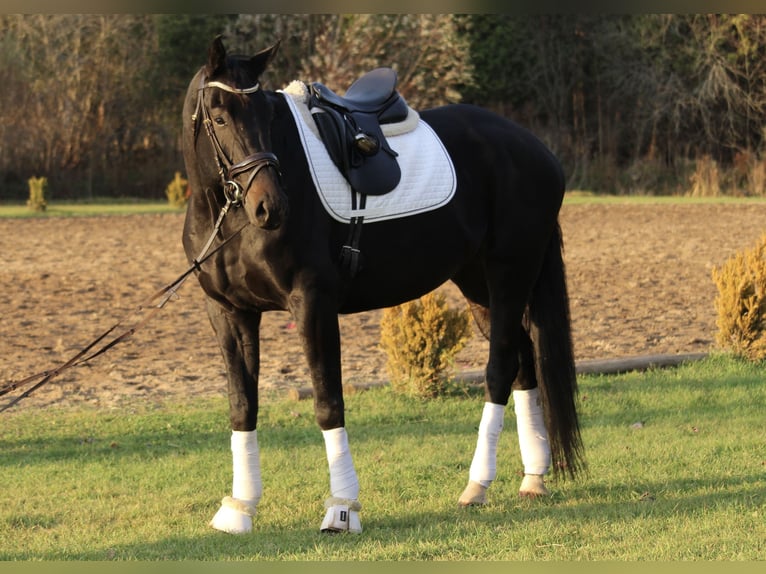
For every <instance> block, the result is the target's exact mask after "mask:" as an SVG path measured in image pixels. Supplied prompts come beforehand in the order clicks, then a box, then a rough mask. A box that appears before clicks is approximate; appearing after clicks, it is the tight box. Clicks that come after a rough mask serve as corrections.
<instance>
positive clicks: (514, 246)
mask: <svg viewBox="0 0 766 574" xmlns="http://www.w3.org/2000/svg"><path fill="white" fill-rule="evenodd" d="M276 49H277V47H276V46H274V47H271V48H268V49H266V50H263V51H262V52H259V53H258V54H256V55H255V56H252V57H244V56H236V55H230V54H227V53H226V50H225V47H224V45H223V43H222V41H221V39H220V38H216V39H215V41H214V42H213V43H212V45H211V48H210V52H209V59H208V62H207V64H206V65H205V66H203V67H202V68H201V69H200V70H199V72H198V73H197V74H196V75H195V76H194V78H193V79H192V81H191V83H190V86H189V90H188V93H187V95H186V100H185V104H184V110H183V126H184V135H183V143H184V157H185V162H186V169H187V173H188V178H189V182H190V185H191V189H192V193H191V197H190V201H189V204H188V211H187V215H186V222H185V227H184V232H183V244H184V249H185V251H186V253H187V255H188V257H189V259H190V261H191V262H192V263H195V262H196V263H198V265H197V267H198V269H197V277H198V279H199V283H200V285H201V286H202V289H203V290H204V292H205V294H206V296H207V297H206V301H207V311H208V314H209V317H210V321H211V323H212V326H213V328H214V331H215V333H216V335H217V338H218V341H219V343H220V347H221V351H222V354H223V359H224V362H225V366H226V371H227V376H228V397H229V406H230V422H231V429H232V434H231V451H232V459H233V487H232V494H231V496H226V497H225V498H224V499H223V501H222V504H221V507H220V509H219V511H218V513H217V514H216V515H215V517H214V518H213V520H212V522H211V524H212V526H213V527H215V528H217V529H219V530H223V531H226V532H231V533H242V532H248V531H250V530H251V528H252V517H253V516H254V515H255V511H256V505H257V504H258V501H259V499H260V497H261V493H262V483H261V473H260V454H259V450H258V439H257V430H256V428H257V423H258V371H259V325H260V322H261V314H262V313H263V312H266V311H270V310H287V311H289V312H290V313H291V314H292V316H293V319H294V321H295V323H296V326H297V332H298V334H299V337H300V341H301V343H302V345H303V349H304V351H305V356H306V359H307V361H308V365H309V368H310V373H311V380H312V384H313V389H314V407H315V414H316V421H317V423H318V426H319V427H320V429H321V431H322V434H323V436H324V439H325V446H326V451H327V459H328V465H329V474H330V497H329V498H328V499H327V500H326V501H325V507H326V509H327V510H326V515H325V517H324V521H323V522H322V526H321V528H322V530H327V531H351V532H359V531H361V524H360V520H359V510H360V508H361V505H360V502H359V483H358V480H357V476H356V471H355V468H354V465H353V462H352V458H351V454H350V450H349V445H348V435H347V433H346V429H345V425H346V420H345V417H344V403H343V395H342V385H341V351H340V348H341V345H340V335H339V329H338V314H339V313H357V312H363V311H368V310H372V309H379V308H383V307H388V306H393V305H397V304H401V303H403V302H406V301H409V300H412V299H415V298H418V297H420V296H422V295H424V294H426V293H428V292H429V291H432V290H433V289H435V288H437V287H438V286H439V285H441V284H443V283H444V282H446V281H448V280H452V281H453V282H454V283H455V284H456V285H457V286H458V287H459V288H460V290H461V292H462V293H463V294H464V295H465V297H466V298H467V299H468V301H469V302H470V303H471V306H472V310H473V312H474V316H475V318H476V320H477V323H478V324H479V326H480V327H481V329H482V331H483V332H484V334H485V335H487V336H488V338H489V358H488V362H487V367H486V385H485V401H484V406H483V411H482V414H481V421H480V425H479V436H478V439H477V444H476V450H475V452H474V456H473V459H472V460H473V462H472V463H471V468H470V472H469V477H468V478H469V480H468V486H467V487H466V489H465V490H464V492H463V493H462V494H461V495H460V497H459V499H458V501H459V504H461V505H473V504H483V503H484V502H485V501H486V491H487V487H488V486H489V485H490V483H491V482H492V480H493V479H494V478H495V474H496V450H497V441H498V436H499V434H500V430H501V429H502V426H503V420H504V418H503V417H504V410H505V408H506V406H507V405H508V403H509V402H510V400H511V398H513V400H514V405H515V407H514V408H515V412H516V418H517V426H518V432H519V442H520V446H521V451H522V461H523V464H524V472H525V475H526V476H525V478H524V481H523V482H522V486H521V488H520V494H522V495H527V496H536V495H539V494H545V493H546V488H545V485H544V482H543V479H542V476H543V475H544V474H546V472H548V471H549V469H550V468H551V467H552V468H553V470H554V471H559V472H563V473H565V474H569V475H572V476H574V475H575V474H576V472H577V471H578V470H579V469H581V468H582V466H583V464H584V463H583V456H582V442H581V438H580V432H579V423H578V417H577V411H576V405H575V399H576V381H575V370H574V360H573V353H572V343H571V334H570V319H569V303H568V299H567V289H566V281H565V271H564V265H563V261H562V254H561V231H560V228H559V225H558V212H559V209H560V206H561V202H562V198H563V194H564V177H563V173H562V169H561V167H560V165H559V163H558V161H557V160H556V159H555V157H554V156H553V155H552V154H551V152H550V151H549V150H548V149H547V148H546V147H545V146H544V145H543V144H542V143H541V142H540V141H539V140H538V139H537V138H536V137H534V136H533V135H532V134H531V133H530V132H528V131H527V130H525V129H523V128H521V127H519V126H518V125H516V124H515V123H512V122H511V121H509V120H507V119H504V118H502V117H499V116H497V115H494V114H492V113H490V112H488V111H485V110H482V109H480V108H477V107H474V106H469V105H448V106H445V107H440V108H436V109H432V110H427V111H422V112H420V121H421V122H424V123H425V124H427V125H428V126H430V128H431V129H432V131H433V132H435V133H436V134H437V135H438V138H439V140H440V141H441V143H442V144H443V146H444V148H445V149H446V150H447V151H448V152H449V156H450V157H451V159H452V162H453V165H454V174H455V176H456V181H457V187H456V190H455V192H454V196H453V197H452V199H451V200H450V201H449V202H448V203H447V204H446V205H443V206H441V207H439V208H437V209H433V210H431V211H428V212H425V213H421V214H419V215H413V216H410V217H404V218H398V219H390V220H386V221H380V222H374V223H369V224H365V225H364V228H363V231H362V242H361V246H362V249H361V250H362V252H363V256H364V259H363V261H364V263H363V266H362V267H361V268H360V269H359V271H358V272H357V273H356V274H355V275H353V276H349V275H348V274H347V273H346V272H344V270H343V269H342V268H341V265H340V263H339V258H340V254H341V248H342V246H343V245H344V244H345V243H346V241H347V238H348V231H349V229H348V224H345V223H342V222H339V221H337V220H335V219H333V218H332V217H330V215H328V213H327V211H326V210H325V208H324V206H323V205H322V203H321V202H320V200H319V199H318V197H317V192H316V190H315V186H314V184H313V181H312V177H311V174H310V170H309V165H308V163H307V159H306V157H305V155H304V153H303V149H302V147H301V144H300V141H299V139H298V134H297V127H296V126H297V124H296V120H295V119H294V117H293V115H292V114H291V112H290V110H289V109H288V107H289V106H288V103H287V102H286V96H285V94H284V93H282V92H271V91H267V90H265V89H263V88H262V87H261V86H260V84H259V77H260V76H261V74H262V73H263V72H264V70H265V69H266V68H267V66H268V64H269V63H270V61H271V60H272V58H273V56H274V53H275V52H276ZM222 242H226V244H225V245H224V246H223V247H222V248H220V249H219V250H217V251H215V253H213V254H212V256H210V255H208V256H207V257H202V255H203V254H205V253H206V252H208V250H209V248H210V246H211V245H213V246H215V245H219V246H220V245H221V243H222ZM477 415H478V413H477Z"/></svg>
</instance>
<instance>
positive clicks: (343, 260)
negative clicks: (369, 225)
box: [338, 191, 367, 280]
mask: <svg viewBox="0 0 766 574" xmlns="http://www.w3.org/2000/svg"><path fill="white" fill-rule="evenodd" d="M357 196H358V197H359V202H358V203H359V207H358V208H357ZM366 204H367V196H366V195H364V194H361V193H357V192H355V191H352V192H351V208H352V209H353V210H356V209H364V208H365V207H366ZM363 223H364V216H363V215H362V216H359V217H352V218H351V219H350V220H349V228H348V238H347V239H346V243H345V244H344V245H343V247H341V250H340V259H339V261H338V264H339V265H340V268H341V271H342V272H343V273H344V274H345V275H346V278H347V279H349V280H350V279H353V278H354V277H356V274H357V273H358V272H359V270H360V269H361V268H362V252H361V250H360V249H359V244H360V242H361V239H362V224H363Z"/></svg>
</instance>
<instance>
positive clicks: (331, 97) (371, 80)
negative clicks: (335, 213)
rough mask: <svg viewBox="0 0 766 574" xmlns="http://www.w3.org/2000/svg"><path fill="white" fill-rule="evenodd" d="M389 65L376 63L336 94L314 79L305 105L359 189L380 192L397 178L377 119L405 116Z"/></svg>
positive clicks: (388, 120)
mask: <svg viewBox="0 0 766 574" xmlns="http://www.w3.org/2000/svg"><path fill="white" fill-rule="evenodd" d="M396 82H397V76H396V72H395V71H394V70H392V69H391V68H376V69H374V70H372V71H371V72H367V73H366V74H365V75H363V76H362V77H361V78H359V79H358V80H356V81H355V82H354V83H353V84H351V86H350V87H349V88H348V90H347V91H346V94H345V95H344V96H339V95H337V94H336V93H335V92H333V91H332V90H330V89H329V88H328V87H326V86H324V85H323V84H321V83H319V82H314V83H312V84H310V85H309V86H308V88H309V104H308V105H309V110H311V113H312V116H313V118H314V121H315V122H316V124H317V127H318V128H319V133H320V135H321V136H322V140H323V141H324V144H325V147H326V148H327V151H328V153H329V155H330V157H331V158H332V160H333V162H334V163H335V165H336V166H337V167H338V169H339V170H340V172H341V173H342V174H343V176H344V177H345V178H346V179H347V180H348V182H349V184H350V185H351V187H352V189H353V190H354V191H356V192H358V193H360V194H362V195H383V194H385V193H388V192H389V191H391V190H392V189H394V188H395V187H396V186H397V185H398V183H399V180H400V179H401V171H400V169H399V164H398V162H397V161H396V157H397V154H396V152H395V151H394V150H393V149H391V147H390V146H389V144H388V141H387V140H386V138H385V136H384V135H383V131H382V129H381V127H380V126H381V124H389V123H397V122H401V121H404V120H405V119H406V118H407V114H408V110H409V108H408V106H407V102H405V101H404V99H403V98H402V97H401V95H400V94H399V92H397V91H396Z"/></svg>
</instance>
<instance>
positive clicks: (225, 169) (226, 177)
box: [0, 78, 282, 413]
mask: <svg viewBox="0 0 766 574" xmlns="http://www.w3.org/2000/svg"><path fill="white" fill-rule="evenodd" d="M205 88H218V89H222V90H224V91H226V92H229V93H233V94H252V93H255V92H257V91H258V90H259V89H260V84H258V83H256V84H255V85H254V86H251V87H250V88H244V89H240V88H233V87H231V86H229V85H228V84H224V83H222V82H217V81H213V82H207V83H205V80H204V78H202V80H201V82H200V87H199V89H198V95H197V108H196V110H195V112H194V114H193V115H192V121H193V122H194V126H195V128H194V131H195V133H196V125H197V124H196V122H197V118H198V117H199V114H200V112H201V113H202V118H203V124H204V125H205V131H206V132H207V135H208V137H209V138H210V141H211V143H212V146H213V149H214V151H215V161H216V165H217V167H218V174H219V176H220V178H221V185H222V186H223V191H224V196H225V198H226V204H225V205H224V206H223V207H222V208H221V211H220V213H219V215H218V219H217V221H216V222H215V225H214V226H213V231H212V232H211V234H210V237H209V238H208V240H207V241H206V243H205V245H204V247H203V248H202V250H201V251H200V254H199V255H198V256H197V257H196V258H195V259H193V260H192V263H191V265H190V266H189V268H188V269H187V270H186V271H184V272H183V273H182V274H181V275H179V276H178V278H177V279H175V281H172V282H171V283H168V284H167V285H165V286H164V287H163V288H162V289H160V290H159V291H157V292H156V293H155V294H154V295H153V296H152V297H150V298H149V299H147V300H146V301H145V302H144V303H143V304H142V305H140V306H139V307H138V309H136V311H135V312H134V314H137V313H141V312H143V311H145V310H146V309H149V312H148V313H147V314H146V315H145V316H144V317H143V318H141V319H140V320H139V321H137V322H136V323H135V324H134V325H133V326H131V327H128V328H125V329H123V330H121V331H119V332H117V334H116V335H113V337H112V338H111V339H109V340H107V337H109V335H111V334H113V333H114V332H115V331H117V329H118V328H119V327H121V326H122V325H123V323H125V322H126V321H125V320H124V319H123V320H120V321H118V322H117V323H115V324H114V325H112V326H111V327H109V329H107V330H106V331H104V332H103V333H102V334H101V335H99V336H98V337H96V338H95V339H94V340H93V341H91V342H90V343H88V344H87V345H86V346H85V347H83V349H82V350H80V351H79V352H78V353H77V354H75V355H74V356H73V357H71V358H70V359H69V360H68V361H66V362H65V363H63V364H62V365H60V366H58V367H56V368H54V369H51V370H48V371H43V372H41V373H36V374H34V375H31V376H29V377H26V378H25V379H21V380H19V381H12V382H9V383H5V384H4V385H2V386H1V387H0V397H2V396H5V395H7V394H9V393H12V392H14V391H16V390H19V389H21V388H23V387H26V386H28V385H32V386H31V387H30V388H28V389H27V390H26V391H24V392H23V393H22V394H20V395H19V396H17V397H15V398H14V399H11V400H10V401H8V402H7V403H6V404H4V405H2V406H0V413H3V412H5V411H7V410H8V409H10V408H11V407H13V406H14V405H16V404H17V403H19V402H20V401H21V400H22V399H25V398H27V397H28V396H30V395H31V394H32V393H33V392H34V391H36V390H37V389H39V388H40V387H42V386H44V385H45V384H47V383H49V382H50V381H51V380H53V379H54V378H56V377H58V376H60V375H61V374H63V373H64V372H66V371H68V370H69V369H71V368H74V367H78V366H80V365H83V364H85V363H88V362H90V361H92V360H93V359H95V358H96V357H98V356H100V355H102V354H103V353H105V352H106V351H108V350H109V349H111V348H112V347H114V346H115V345H117V344H119V343H121V342H123V341H125V340H126V339H128V338H130V337H131V336H132V335H133V334H134V333H135V332H136V331H137V330H138V329H139V328H140V327H141V326H143V325H144V324H146V323H147V322H148V321H149V320H150V319H151V318H152V317H154V315H156V314H157V313H158V312H159V311H160V309H162V308H163V307H165V305H166V304H167V303H168V301H170V300H172V299H173V298H174V297H176V296H177V291H178V289H180V288H181V286H182V285H183V284H184V283H185V282H186V279H188V278H189V276H190V275H191V274H192V273H193V272H194V271H200V269H201V265H202V264H203V263H204V262H205V261H207V260H208V259H210V258H211V257H212V256H213V255H215V254H216V253H217V252H218V251H220V250H221V249H222V248H223V247H224V246H225V245H226V244H227V243H229V242H230V241H231V240H232V239H234V238H235V237H237V236H238V235H239V234H240V233H241V232H242V231H243V230H244V229H245V227H247V226H248V225H250V223H249V222H248V223H246V224H245V225H243V226H242V227H240V228H239V229H238V230H237V231H235V232H234V233H233V234H232V235H230V236H229V237H227V238H225V239H224V240H223V241H222V242H221V243H220V244H218V245H217V246H216V247H215V248H213V249H211V247H212V245H213V242H214V241H215V237H216V235H218V233H219V232H220V231H221V227H222V225H223V220H224V218H225V217H226V214H227V213H228V212H229V210H230V209H231V208H232V207H239V206H240V205H242V203H243V202H244V200H245V196H246V195H247V191H248V190H249V188H250V185H251V184H252V183H253V180H254V179H255V177H256V176H257V175H258V173H259V172H260V171H261V170H262V169H263V168H265V167H272V168H274V169H275V170H276V171H277V174H278V175H279V177H280V178H281V176H282V174H281V172H280V166H279V160H278V159H277V156H276V155H275V154H273V153H271V152H256V153H253V154H251V155H249V156H247V157H246V158H245V159H243V160H242V161H240V162H237V163H233V162H232V161H231V160H229V158H228V156H227V155H226V153H225V152H224V150H223V147H222V146H221V143H220V142H219V141H218V138H217V137H216V135H215V129H214V128H213V120H212V118H211V117H210V112H209V110H208V109H207V107H206V106H205V105H204V103H203V101H202V93H203V90H204V89H205ZM248 171H252V173H251V174H250V177H249V178H248V181H247V185H246V186H245V187H244V188H243V187H242V185H240V184H239V183H238V182H237V181H236V180H235V178H236V177H237V176H239V175H242V174H244V173H247V172H248ZM99 344H101V346H100V347H99V346H98V345H99Z"/></svg>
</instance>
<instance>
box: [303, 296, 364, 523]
mask: <svg viewBox="0 0 766 574" xmlns="http://www.w3.org/2000/svg"><path fill="white" fill-rule="evenodd" d="M321 299H324V300H330V297H329V296H325V297H322V296H321V295H315V296H314V297H313V298H310V297H308V296H306V297H295V298H293V299H292V300H291V303H292V305H291V311H292V312H293V316H294V317H295V321H296V327H297V330H298V333H299V335H300V337H301V341H302V343H303V348H304V350H305V353H306V358H307V361H308V365H309V371H310V373H311V381H312V385H313V388H314V412H315V415H316V420H317V424H318V425H319V428H320V429H321V431H322V437H323V438H324V443H325V452H326V454H327V464H328V467H329V472H330V497H329V498H327V499H326V500H325V503H324V505H325V509H326V513H325V517H324V519H323V520H322V525H321V528H320V529H321V531H322V532H354V533H359V532H361V531H362V525H361V522H360V520H359V510H361V504H360V503H359V479H358V478H357V475H356V470H355V468H354V462H353V459H352V457H351V451H350V449H349V444H348V434H347V432H346V428H345V414H344V403H343V385H342V378H341V358H340V329H339V327H338V315H337V312H336V311H335V310H334V309H332V308H330V307H329V306H327V305H322V303H321V302H320V300H321Z"/></svg>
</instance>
